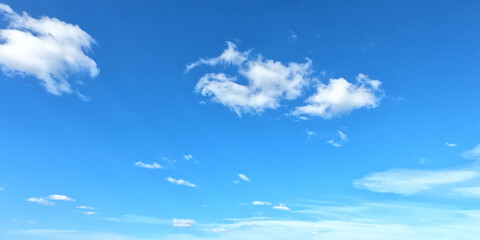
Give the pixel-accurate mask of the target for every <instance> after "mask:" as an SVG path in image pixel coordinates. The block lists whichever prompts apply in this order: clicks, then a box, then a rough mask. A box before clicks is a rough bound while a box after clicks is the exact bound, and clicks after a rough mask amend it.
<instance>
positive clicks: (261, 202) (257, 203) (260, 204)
mask: <svg viewBox="0 0 480 240" xmlns="http://www.w3.org/2000/svg"><path fill="white" fill-rule="evenodd" d="M252 205H259V206H262V205H272V204H271V203H269V202H266V201H253V202H252Z"/></svg>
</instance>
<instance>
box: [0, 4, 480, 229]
mask: <svg viewBox="0 0 480 240" xmlns="http://www.w3.org/2000/svg"><path fill="white" fill-rule="evenodd" d="M3 3H5V4H8V5H10V7H12V9H14V10H15V11H17V12H21V11H26V12H28V14H29V15H31V16H33V17H40V16H49V17H55V18H58V19H60V20H62V21H65V22H68V23H72V24H77V25H79V26H80V27H81V28H82V29H83V30H84V31H86V32H87V33H88V34H90V35H91V36H92V37H93V38H94V39H95V41H96V42H97V44H95V45H94V46H93V48H92V50H93V51H92V52H91V53H89V56H91V57H92V59H94V60H95V62H96V63H97V65H98V67H99V69H100V74H99V75H98V77H96V78H94V79H90V78H88V77H87V76H83V75H77V76H73V77H72V79H71V80H72V81H76V80H82V81H84V85H82V86H80V88H79V90H80V91H81V92H82V93H83V94H85V95H87V96H89V97H91V101H88V102H84V101H81V100H80V99H79V98H78V97H76V96H74V95H63V96H55V95H52V94H48V93H47V92H46V91H45V90H44V89H43V88H42V87H41V86H39V85H38V81H36V80H35V79H34V77H32V76H18V75H15V76H8V75H6V74H0V187H3V188H4V189H5V190H4V191H0V231H2V232H8V231H12V230H19V229H25V228H55V229H80V230H88V231H110V232H117V233H121V234H127V235H135V236H137V237H149V236H151V235H152V234H159V233H161V234H169V233H192V234H199V235H201V234H202V233H198V232H195V231H196V230H195V229H193V228H175V227H172V226H170V225H165V226H163V225H161V226H157V225H148V224H147V225H142V224H133V225H131V224H127V223H118V222H112V221H106V220H104V218H108V217H119V216H122V215H128V214H131V215H139V216H140V215H141V216H151V217H157V218H162V219H172V218H182V219H195V220H196V221H197V222H199V223H201V222H203V223H208V222H215V221H220V220H221V219H225V218H248V217H252V216H254V214H255V213H256V212H258V209H254V208H253V207H252V206H249V205H248V204H249V203H251V202H252V201H254V200H264V201H269V202H274V203H277V202H281V203H285V204H287V205H288V206H289V207H290V206H295V204H296V203H298V202H300V201H302V199H313V200H326V199H345V198H349V199H351V198H356V199H366V200H375V201H414V202H419V203H435V204H443V205H449V206H456V207H474V206H475V205H476V204H478V199H471V198H461V199H456V198H455V199H452V198H449V197H446V198H442V197H438V196H437V195H429V194H420V195H412V196H402V195H396V194H380V193H375V192H370V191H367V190H365V189H358V188H355V186H354V185H353V184H352V181H353V180H355V179H359V178H362V177H364V176H365V175H367V174H369V173H372V172H381V171H385V170H388V169H395V168H408V169H422V170H433V169H447V168H453V169H458V168H463V167H466V166H469V165H470V164H471V161H469V160H466V159H463V158H462V157H461V156H460V153H461V152H463V151H466V150H468V149H471V148H473V147H474V146H475V145H476V144H478V143H479V142H480V138H479V136H480V122H479V120H478V119H480V111H479V104H478V103H480V94H479V89H480V80H479V78H480V68H479V67H478V64H479V63H480V41H479V39H480V31H479V29H480V14H479V10H480V2H479V1H93V0H91V1H90V0H88V1H87V0H85V1H64V0H57V1H53V0H48V1H47V0H46V1H31V0H22V1H12V0H4V1H3ZM2 24H5V23H4V22H2ZM2 27H4V26H2ZM293 34H294V35H296V37H292V35H293ZM225 41H231V42H234V43H235V44H236V45H237V47H238V49H239V50H240V51H247V50H251V51H252V53H253V54H262V55H263V56H264V57H265V58H267V59H274V60H277V61H282V62H283V63H288V62H304V61H305V58H309V59H311V60H312V62H313V69H314V70H315V72H314V73H313V75H314V76H315V77H317V78H319V79H321V80H322V81H324V82H327V81H328V79H329V78H340V77H343V78H345V79H347V80H349V81H353V80H354V79H355V76H356V75H357V74H358V73H363V74H367V75H369V76H370V77H371V78H372V79H378V80H380V81H382V88H383V89H384V91H385V97H384V98H383V99H382V100H381V103H380V105H379V106H378V107H377V108H371V109H366V108H363V109H359V110H355V111H352V112H351V113H349V114H346V115H342V116H338V117H334V118H332V119H323V118H312V119H310V120H307V121H303V120H298V119H296V118H295V117H293V116H288V115H286V113H288V111H289V109H291V106H295V105H298V104H301V103H302V102H303V101H304V99H305V98H299V99H297V100H295V101H289V102H282V106H281V107H280V108H278V109H275V110H273V109H267V110H265V111H264V112H263V113H260V114H243V115H242V117H239V116H237V115H236V114H235V113H234V112H233V111H231V110H230V109H228V108H227V107H225V106H223V105H221V104H218V103H214V102H212V101H211V100H209V99H208V98H207V97H204V96H201V95H200V94H197V93H195V92H194V87H195V84H196V83H197V81H198V79H199V78H200V77H201V76H202V75H203V74H205V73H207V72H215V71H216V70H223V69H224V67H223V66H219V67H215V68H213V69H212V68H210V67H206V66H200V67H197V68H195V69H193V70H191V71H190V72H188V73H186V72H185V67H186V65H187V64H189V63H192V62H194V61H196V60H198V59H199V58H200V57H202V58H206V57H215V56H218V55H219V54H220V53H221V52H222V51H223V50H224V49H225V47H226V45H225ZM225 71H229V70H228V69H227V70H225ZM323 73H324V74H323ZM313 92H314V89H313V88H311V89H307V90H306V93H307V94H306V96H309V95H311V94H312V93H313ZM201 101H204V102H205V104H201V103H200V102H201ZM307 131H314V132H315V133H316V134H317V135H316V136H308V135H307V134H306V132H307ZM338 131H342V132H344V133H345V134H346V135H347V136H348V141H346V142H345V143H344V144H343V145H342V146H341V147H334V146H332V145H330V144H328V143H327V141H328V140H329V138H331V137H332V136H334V135H335V134H336V133H337V132H338ZM445 142H454V143H456V144H457V147H455V148H449V147H446V146H445ZM185 154H191V155H192V156H193V157H194V160H196V161H198V162H196V163H194V162H193V161H192V160H188V161H187V160H185V159H184V158H183V156H184V155H185ZM166 159H168V160H169V161H167V160H166ZM420 159H428V160H429V161H430V163H429V164H419V161H420ZM137 161H142V162H145V163H150V162H158V163H159V164H162V165H165V166H166V167H165V169H156V170H151V169H145V168H139V167H136V166H135V165H134V163H135V162H137ZM238 173H244V174H246V175H247V176H248V177H249V178H250V179H251V180H250V181H249V182H245V181H241V180H240V179H239V178H238V177H237V174H238ZM165 177H174V178H178V179H180V178H181V179H185V180H188V181H190V182H193V183H195V184H197V185H198V187H195V188H190V187H186V186H179V185H175V184H171V183H169V182H167V181H166V180H165ZM235 180H240V181H241V182H240V183H238V184H235V183H233V181H235ZM55 193H57V194H65V195H68V196H69V197H72V198H74V199H76V202H75V203H59V204H57V206H54V207H48V206H41V205H38V204H34V203H29V202H26V201H25V199H27V198H29V197H42V196H48V195H50V194H55ZM339 201H343V200H339ZM245 203H248V204H245ZM77 205H88V206H90V205H91V206H94V207H95V211H97V212H98V214H97V215H95V216H87V215H83V214H79V213H78V210H75V208H74V207H72V206H77ZM245 205H247V206H245ZM290 208H292V209H293V208H294V207H290ZM263 214H264V215H265V216H269V217H287V218H288V217H295V216H292V215H294V214H293V213H289V212H282V211H275V210H273V209H271V208H268V209H265V211H264V212H263ZM298 218H302V217H301V216H300V217H298ZM12 219H18V222H16V221H12ZM27 220H34V221H36V222H37V224H36V225H34V226H31V225H32V224H31V223H28V222H27ZM0 236H1V234H0Z"/></svg>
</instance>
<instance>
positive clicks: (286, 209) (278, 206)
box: [272, 203, 290, 211]
mask: <svg viewBox="0 0 480 240" xmlns="http://www.w3.org/2000/svg"><path fill="white" fill-rule="evenodd" d="M272 209H277V210H284V211H290V208H288V207H287V206H286V205H285V204H283V203H279V204H278V205H276V206H273V207H272Z"/></svg>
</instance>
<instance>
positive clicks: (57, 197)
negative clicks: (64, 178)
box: [48, 194, 75, 202]
mask: <svg viewBox="0 0 480 240" xmlns="http://www.w3.org/2000/svg"><path fill="white" fill-rule="evenodd" d="M48 199H50V200H55V201H69V202H75V200H74V199H71V198H69V197H67V196H65V195H59V194H52V195H50V196H48Z"/></svg>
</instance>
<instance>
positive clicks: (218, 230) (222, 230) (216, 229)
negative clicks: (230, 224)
mask: <svg viewBox="0 0 480 240" xmlns="http://www.w3.org/2000/svg"><path fill="white" fill-rule="evenodd" d="M226 231H227V229H225V228H214V229H212V232H226Z"/></svg>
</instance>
